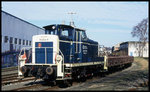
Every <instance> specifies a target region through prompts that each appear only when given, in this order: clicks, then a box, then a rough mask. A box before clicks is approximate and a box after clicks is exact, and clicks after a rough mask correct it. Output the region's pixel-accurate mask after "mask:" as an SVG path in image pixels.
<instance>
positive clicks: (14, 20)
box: [1, 11, 44, 67]
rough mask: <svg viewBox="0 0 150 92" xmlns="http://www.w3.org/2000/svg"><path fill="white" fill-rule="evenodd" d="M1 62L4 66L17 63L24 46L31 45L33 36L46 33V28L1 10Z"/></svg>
mask: <svg viewBox="0 0 150 92" xmlns="http://www.w3.org/2000/svg"><path fill="white" fill-rule="evenodd" d="M1 26H2V29H1V54H2V56H1V62H2V67H9V66H13V65H17V60H18V58H17V57H18V54H19V52H20V50H21V48H23V47H31V45H32V36H33V35H37V34H44V29H42V28H40V27H38V26H35V25H33V24H31V23H29V22H27V21H24V20H22V19H20V18H18V17H15V16H13V15H11V14H9V13H7V12H4V11H1Z"/></svg>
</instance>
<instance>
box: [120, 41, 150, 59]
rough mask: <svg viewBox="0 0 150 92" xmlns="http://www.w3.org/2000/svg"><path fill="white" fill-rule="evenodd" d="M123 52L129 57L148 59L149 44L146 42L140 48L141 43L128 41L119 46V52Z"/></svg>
mask: <svg viewBox="0 0 150 92" xmlns="http://www.w3.org/2000/svg"><path fill="white" fill-rule="evenodd" d="M121 50H124V51H126V52H127V54H128V55H129V56H134V57H139V56H140V57H149V43H148V42H146V44H145V46H144V47H143V48H142V42H137V41H129V42H123V43H121V44H120V51H121Z"/></svg>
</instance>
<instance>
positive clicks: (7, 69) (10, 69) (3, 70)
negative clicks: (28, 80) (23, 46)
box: [1, 66, 18, 72]
mask: <svg viewBox="0 0 150 92" xmlns="http://www.w3.org/2000/svg"><path fill="white" fill-rule="evenodd" d="M14 70H18V67H17V66H15V67H8V68H2V71H1V72H9V71H14Z"/></svg>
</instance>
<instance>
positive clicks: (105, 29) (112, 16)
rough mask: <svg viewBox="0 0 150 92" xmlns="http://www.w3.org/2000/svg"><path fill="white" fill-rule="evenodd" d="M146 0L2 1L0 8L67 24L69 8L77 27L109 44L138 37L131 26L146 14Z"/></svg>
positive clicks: (31, 19) (37, 20) (37, 19)
mask: <svg viewBox="0 0 150 92" xmlns="http://www.w3.org/2000/svg"><path fill="white" fill-rule="evenodd" d="M148 4H149V3H148V2H144V1H143V2H142V1H140V2H133V1H130V2H98V1H97V2H88V1H86V2H81V1H80V2H73V1H72V2H67V1H65V2H58V1H57V2H54V1H53V2H25V1H23V2H17V1H16V2H10V1H9V2H2V10H3V11H5V12H8V13H10V14H12V15H14V16H17V17H19V18H21V19H24V20H26V21H28V22H30V23H32V24H35V25H37V26H39V27H43V26H46V25H50V24H59V23H62V21H65V24H69V21H70V20H71V16H70V15H68V12H76V14H75V15H73V20H74V22H75V25H76V27H79V28H84V29H86V33H87V35H88V37H89V38H91V39H93V40H95V41H98V42H99V44H100V45H104V46H107V47H112V46H114V45H116V44H118V43H120V42H125V41H137V40H138V39H137V38H133V37H132V35H131V31H132V29H133V26H135V25H137V24H138V23H139V22H140V21H141V20H143V19H144V18H147V17H148Z"/></svg>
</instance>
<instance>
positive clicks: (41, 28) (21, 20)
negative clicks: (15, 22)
mask: <svg viewBox="0 0 150 92" xmlns="http://www.w3.org/2000/svg"><path fill="white" fill-rule="evenodd" d="M2 12H3V13H5V14H7V15H10V16H12V17H14V18H17V19H19V20H21V21H23V22H26V23H27V24H30V25H32V26H34V27H37V28H39V29H42V30H44V29H43V28H41V27H38V26H36V25H34V24H32V23H30V22H27V21H25V20H23V19H21V18H18V17H16V16H14V15H12V14H10V13H7V12H5V11H2Z"/></svg>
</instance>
